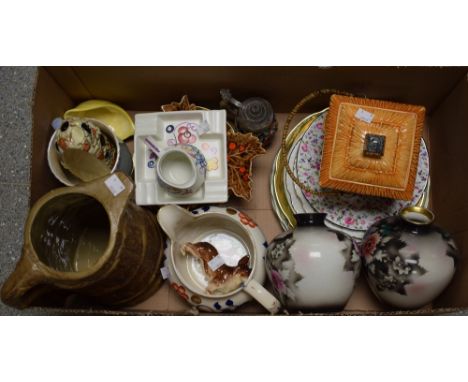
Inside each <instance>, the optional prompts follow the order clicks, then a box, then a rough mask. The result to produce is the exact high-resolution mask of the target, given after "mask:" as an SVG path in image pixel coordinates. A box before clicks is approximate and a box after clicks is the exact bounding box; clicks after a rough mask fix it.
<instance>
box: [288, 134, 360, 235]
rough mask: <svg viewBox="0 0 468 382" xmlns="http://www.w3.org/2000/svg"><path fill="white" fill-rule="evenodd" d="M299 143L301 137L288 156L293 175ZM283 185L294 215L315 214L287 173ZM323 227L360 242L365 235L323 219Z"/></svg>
mask: <svg viewBox="0 0 468 382" xmlns="http://www.w3.org/2000/svg"><path fill="white" fill-rule="evenodd" d="M301 142H302V137H301V139H299V140H297V141H296V142H295V143H294V145H293V146H292V148H291V150H290V152H289V155H288V162H289V165H290V166H291V168H292V170H293V172H294V173H295V174H297V161H298V157H299V147H300V145H301ZM284 185H285V191H286V195H287V197H288V200H289V204H290V206H291V209H292V211H293V213H294V214H302V213H315V212H317V211H316V210H314V209H313V208H312V207H311V205H310V204H309V202H308V201H307V199H306V198H305V197H304V195H303V194H302V190H301V188H300V187H299V186H298V185H297V184H296V183H294V182H293V180H292V179H291V177H290V176H289V175H288V173H287V172H285V173H284ZM325 225H326V226H327V227H329V228H331V229H334V230H336V231H340V232H343V233H344V234H346V235H348V236H351V237H352V238H354V239H357V240H361V239H362V238H363V236H364V233H365V231H357V230H351V229H347V228H344V227H341V226H339V225H336V224H335V223H333V222H332V221H330V220H328V219H325Z"/></svg>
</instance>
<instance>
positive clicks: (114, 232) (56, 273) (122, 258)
mask: <svg viewBox="0 0 468 382" xmlns="http://www.w3.org/2000/svg"><path fill="white" fill-rule="evenodd" d="M133 187H134V186H133V183H132V182H131V181H130V179H129V178H127V177H126V176H125V175H124V174H123V173H116V174H114V175H110V176H109V177H104V178H101V179H98V180H96V181H93V182H90V183H86V184H83V185H80V186H76V187H65V188H58V189H55V190H53V191H50V192H49V193H47V194H46V195H44V196H43V197H42V198H40V199H39V200H38V201H37V202H36V203H35V204H34V206H33V207H32V208H31V210H30V212H29V216H28V218H27V221H26V225H25V230H24V245H23V253H22V256H21V258H20V260H19V262H18V264H17V266H16V269H15V270H14V272H13V273H12V274H11V275H10V277H9V278H8V279H7V280H6V282H5V283H4V285H3V287H2V290H1V297H2V300H3V302H5V303H6V304H8V305H12V306H16V307H20V308H21V307H26V306H28V305H33V304H36V303H37V301H39V299H40V298H41V295H43V294H45V293H48V294H50V293H52V295H53V294H54V292H56V294H59V293H61V292H62V291H68V292H70V294H82V295H86V296H90V297H92V298H93V299H94V300H96V301H97V302H98V303H102V304H105V305H114V306H121V305H134V304H136V303H138V302H140V301H143V300H144V299H146V298H148V297H150V296H151V295H152V294H153V293H155V292H156V290H157V289H158V288H159V287H160V286H161V285H162V278H161V275H160V272H159V269H160V267H161V265H162V261H163V242H162V236H161V232H160V230H159V228H158V226H157V223H156V220H155V218H154V217H153V216H152V215H151V214H150V213H149V212H147V211H145V210H144V209H142V208H140V207H138V206H137V205H136V204H134V202H133V201H132V198H131V196H132V194H133ZM48 299H50V295H49V297H48ZM48 299H45V301H46V302H47V301H48Z"/></svg>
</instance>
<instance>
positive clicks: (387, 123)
mask: <svg viewBox="0 0 468 382" xmlns="http://www.w3.org/2000/svg"><path fill="white" fill-rule="evenodd" d="M424 115H425V108H424V107H423V106H415V105H406V104H400V103H395V102H387V101H379V100H372V99H365V98H356V97H347V96H339V95H333V96H332V97H331V100H330V110H329V112H328V115H327V120H326V124H325V137H324V146H323V153H322V164H321V169H320V186H322V187H325V188H332V189H337V190H340V191H345V192H353V193H357V194H365V195H374V196H380V197H386V198H392V199H402V200H411V198H412V196H413V191H414V183H415V178H416V173H417V170H418V159H419V148H420V142H421V135H422V130H423V125H424Z"/></svg>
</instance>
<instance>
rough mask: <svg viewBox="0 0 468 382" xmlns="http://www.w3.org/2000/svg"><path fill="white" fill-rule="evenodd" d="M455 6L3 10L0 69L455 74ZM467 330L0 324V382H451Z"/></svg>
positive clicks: (179, 320) (462, 47)
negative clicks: (430, 68) (412, 68)
mask: <svg viewBox="0 0 468 382" xmlns="http://www.w3.org/2000/svg"><path fill="white" fill-rule="evenodd" d="M66 4H67V5H66ZM149 4H151V5H149ZM377 4H379V5H377ZM462 4H463V2H462V1H448V0H446V1H437V2H436V1H425V2H422V1H418V2H416V1H415V2H410V1H409V0H406V1H401V0H393V1H391V2H385V3H384V2H377V1H372V2H364V1H353V0H349V1H342V2H337V1H329V0H328V1H325V0H324V1H322V2H312V1H309V2H305V1H304V2H299V1H294V0H288V1H281V2H279V1H270V2H267V1H257V2H255V1H253V0H250V1H245V0H236V1H233V0H231V1H224V2H222V1H220V0H218V1H196V0H192V1H185V0H183V1H182V0H179V1H172V2H170V1H166V2H156V1H153V2H150V1H139V0H132V1H101V2H97V1H96V0H94V1H89V0H81V1H76V2H64V1H63V2H54V1H44V0H42V1H23V0H15V1H7V0H4V1H3V2H2V5H1V6H0V15H1V18H0V20H1V22H0V39H1V40H0V41H1V44H0V65H46V64H47V65H71V64H73V65H320V66H331V65H467V64H468V59H467V50H468V49H467V44H466V41H465V39H466V37H467V33H466V29H467V28H466V25H467V22H466V10H465V9H464V8H463V6H462ZM467 326H468V320H467V319H466V318H465V317H4V318H1V319H0V380H3V381H24V380H27V379H29V380H33V381H67V382H68V381H95V380H100V381H146V380H157V381H195V380H203V381H218V382H224V381H226V382H228V381H237V382H244V381H245V382H247V381H249V382H250V381H267V380H283V381H295V380H310V381H312V380H314V381H341V380H359V381H378V382H383V381H399V380H401V381H425V380H444V381H449V380H455V379H456V380H464V379H466V376H464V374H466V369H465V367H466V361H465V359H466V355H465V353H466V350H465V349H466V345H467V332H468V331H467V329H466V328H467Z"/></svg>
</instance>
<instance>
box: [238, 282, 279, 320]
mask: <svg viewBox="0 0 468 382" xmlns="http://www.w3.org/2000/svg"><path fill="white" fill-rule="evenodd" d="M244 291H245V292H247V293H248V294H249V295H250V296H252V297H253V298H254V299H255V300H257V301H258V302H259V303H260V304H261V305H262V306H263V307H264V308H265V309H266V310H268V311H269V312H270V313H271V314H276V313H278V311H279V310H280V307H281V304H280V302H279V301H278V300H277V299H276V298H275V297H274V296H273V295H272V294H271V293H270V292H268V291H267V290H266V289H265V288H264V287H263V286H262V285H261V284H260V283H259V282H258V281H256V280H250V281H249V282H248V283H247V284H246V285H245V286H244Z"/></svg>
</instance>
